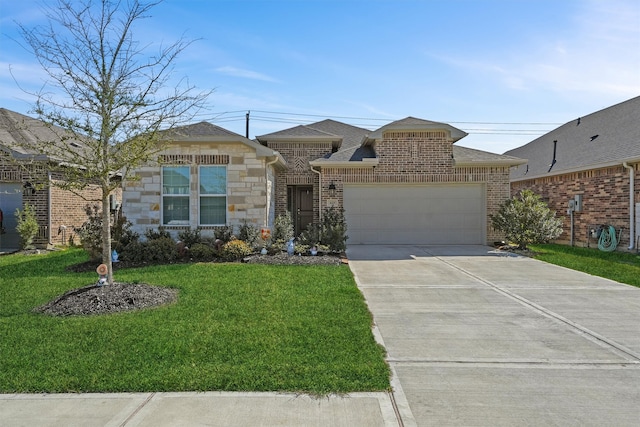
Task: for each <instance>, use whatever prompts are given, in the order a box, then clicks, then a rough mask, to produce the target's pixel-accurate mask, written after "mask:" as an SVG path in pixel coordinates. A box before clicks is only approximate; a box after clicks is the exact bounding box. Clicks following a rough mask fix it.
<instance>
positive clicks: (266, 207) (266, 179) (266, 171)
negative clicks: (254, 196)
mask: <svg viewBox="0 0 640 427" xmlns="http://www.w3.org/2000/svg"><path fill="white" fill-rule="evenodd" d="M273 155H274V156H275V159H273V160H272V161H270V162H267V164H266V165H265V167H264V190H265V191H264V197H265V199H266V200H265V204H264V215H265V216H264V226H265V227H266V228H269V166H271V165H273V164H275V163H277V162H278V160H280V159H279V158H278V152H277V151H274V152H273ZM274 177H275V174H274Z"/></svg>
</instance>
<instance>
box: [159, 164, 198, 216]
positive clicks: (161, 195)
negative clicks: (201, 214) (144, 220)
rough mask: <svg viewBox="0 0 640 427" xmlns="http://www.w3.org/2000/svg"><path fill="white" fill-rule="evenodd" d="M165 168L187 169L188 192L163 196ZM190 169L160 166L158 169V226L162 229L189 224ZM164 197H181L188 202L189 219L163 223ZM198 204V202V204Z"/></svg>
mask: <svg viewBox="0 0 640 427" xmlns="http://www.w3.org/2000/svg"><path fill="white" fill-rule="evenodd" d="M165 167H169V168H180V167H186V168H188V169H189V191H188V192H187V194H165V193H164V168H165ZM191 180H192V177H191V167H190V166H188V165H186V166H185V165H162V166H161V167H160V224H161V225H162V226H163V227H184V226H185V225H190V223H191ZM165 197H182V198H186V199H187V200H188V204H187V206H189V210H188V213H189V218H188V219H187V220H186V221H184V220H172V221H171V222H170V223H165V220H164V198H165ZM198 203H199V202H198Z"/></svg>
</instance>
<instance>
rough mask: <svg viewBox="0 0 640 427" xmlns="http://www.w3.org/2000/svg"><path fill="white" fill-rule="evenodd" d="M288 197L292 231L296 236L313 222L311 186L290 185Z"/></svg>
mask: <svg viewBox="0 0 640 427" xmlns="http://www.w3.org/2000/svg"><path fill="white" fill-rule="evenodd" d="M289 197H290V199H289V206H290V209H291V215H292V216H293V226H294V228H295V230H294V231H295V234H296V236H297V235H299V234H300V233H302V232H303V231H304V230H305V229H306V228H307V225H309V224H311V223H312V222H313V187H308V186H304V187H303V186H294V187H291V188H290V191H289Z"/></svg>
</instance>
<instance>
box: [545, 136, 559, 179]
mask: <svg viewBox="0 0 640 427" xmlns="http://www.w3.org/2000/svg"><path fill="white" fill-rule="evenodd" d="M557 146H558V140H557V139H554V140H553V160H552V161H551V164H550V165H549V170H548V171H547V173H549V172H551V169H553V166H554V165H555V164H556V162H557V160H556V148H557Z"/></svg>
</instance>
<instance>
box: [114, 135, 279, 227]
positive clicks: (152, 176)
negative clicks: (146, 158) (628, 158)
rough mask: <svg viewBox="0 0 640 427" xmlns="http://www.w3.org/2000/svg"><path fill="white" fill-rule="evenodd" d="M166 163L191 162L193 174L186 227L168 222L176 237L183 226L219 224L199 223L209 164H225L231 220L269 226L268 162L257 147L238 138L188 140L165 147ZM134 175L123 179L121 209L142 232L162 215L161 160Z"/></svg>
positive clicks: (158, 221) (229, 217) (230, 222)
mask: <svg viewBox="0 0 640 427" xmlns="http://www.w3.org/2000/svg"><path fill="white" fill-rule="evenodd" d="M162 163H163V164H164V165H189V167H190V173H191V192H190V212H189V221H190V223H189V225H188V226H186V225H185V226H165V228H166V229H167V230H169V231H170V232H171V233H172V234H173V235H174V237H175V236H176V235H177V233H178V232H179V231H181V230H185V229H196V228H198V227H199V228H201V229H202V230H203V234H204V235H207V234H209V235H212V234H213V230H214V229H215V228H216V227H215V226H200V225H199V224H198V221H199V212H198V206H199V200H198V167H199V166H200V165H207V164H224V165H226V166H227V225H232V226H234V227H235V228H236V231H237V228H238V227H239V226H240V225H241V224H242V223H243V222H244V221H246V222H247V223H249V224H252V225H254V226H256V227H258V228H260V227H263V226H265V225H268V224H269V222H268V213H267V206H268V205H267V203H268V201H267V191H268V188H267V187H268V186H267V177H266V173H265V167H266V162H265V160H264V159H259V158H257V156H256V152H255V150H253V149H251V148H250V147H248V146H245V145H243V144H234V143H190V144H174V145H170V146H169V147H167V149H166V150H165V151H164V152H163V155H162ZM135 177H136V179H133V180H129V181H127V182H126V183H125V189H124V194H123V198H124V200H123V213H124V215H125V216H126V217H127V219H129V220H130V221H131V222H132V224H133V226H132V228H133V230H134V231H136V232H138V233H140V234H143V233H144V232H145V231H146V230H147V229H149V228H158V227H159V226H160V225H161V216H162V189H161V184H162V182H161V181H162V177H161V167H160V166H159V165H148V166H145V167H142V168H139V169H138V170H137V171H136V172H135Z"/></svg>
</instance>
